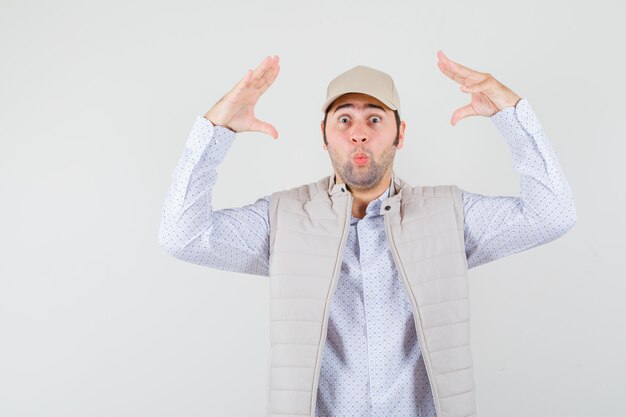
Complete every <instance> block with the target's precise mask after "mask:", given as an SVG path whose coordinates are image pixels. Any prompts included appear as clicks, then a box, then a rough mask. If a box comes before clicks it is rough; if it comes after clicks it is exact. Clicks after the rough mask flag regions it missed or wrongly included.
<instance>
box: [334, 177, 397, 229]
mask: <svg viewBox="0 0 626 417" xmlns="http://www.w3.org/2000/svg"><path fill="white" fill-rule="evenodd" d="M335 178H336V177H335ZM391 178H392V174H391V171H389V172H387V173H386V174H385V176H384V177H383V179H382V180H381V181H380V182H379V183H378V184H377V185H375V186H374V187H373V188H367V189H363V188H356V187H354V186H350V185H348V184H346V188H347V189H348V191H350V193H351V194H352V215H353V216H354V217H356V218H358V219H362V218H363V217H365V210H366V209H367V206H368V205H369V204H370V203H371V202H372V201H374V200H376V199H377V198H378V197H380V196H381V195H382V194H383V193H384V192H385V191H387V189H388V188H389V186H390V185H391Z"/></svg>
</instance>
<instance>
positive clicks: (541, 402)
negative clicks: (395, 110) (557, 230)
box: [0, 0, 626, 417]
mask: <svg viewBox="0 0 626 417" xmlns="http://www.w3.org/2000/svg"><path fill="white" fill-rule="evenodd" d="M624 17H626V7H625V6H624V3H623V2H619V1H617V0H614V1H596V2H593V3H590V2H581V3H575V2H566V1H554V2H544V1H539V0H530V1H529V0H526V1H517V2H506V1H502V0H497V1H496V0H490V1H486V0H474V1H471V2H461V1H458V2H451V1H437V2H434V1H433V2H429V3H426V2H420V1H408V0H406V1H392V0H389V1H386V2H383V1H371V0H367V1H364V0H359V1H356V0H353V1H345V2H339V1H321V2H296V1H286V0H284V1H278V0H271V1H263V2H252V1H248V2H243V1H228V2H226V1H223V2H216V1H204V2H200V1H196V2H190V1H187V2H176V3H174V2H171V3H170V4H166V3H164V2H154V1H107V2H79V1H73V2H71V1H65V2H43V1H39V2H37V1H6V0H2V1H1V2H0V135H1V136H0V196H1V197H0V198H1V201H0V202H1V204H0V416H2V417H19V416H42V417H44V416H45V417H48V416H50V417H52V416H55V417H56V416H63V417H73V416H76V417H79V416H80V417H84V416H89V417H91V416H93V417H100V416H116V417H117V416H120V417H125V416H186V417H192V416H243V415H246V416H264V412H265V406H266V385H265V384H266V361H267V354H268V351H269V335H268V328H269V324H268V323H269V321H268V320H269V293H268V290H269V285H268V279H267V278H264V277H258V276H252V275H244V274H236V273H228V272H222V271H217V270H211V269H209V268H205V267H201V266H198V265H193V264H189V263H184V262H182V261H179V260H177V259H175V258H173V257H171V256H169V255H168V254H167V253H166V252H165V251H164V250H163V249H162V248H161V247H159V244H158V239H157V236H158V228H159V222H160V215H161V207H162V204H163V202H164V199H165V196H166V194H167V189H168V187H169V184H170V180H171V175H172V173H173V169H174V166H175V165H176V162H177V161H178V158H179V157H180V155H181V153H182V150H183V146H184V143H185V140H186V138H187V135H188V134H189V132H190V129H191V126H192V124H193V122H194V121H195V118H196V116H198V115H202V114H204V113H205V112H206V111H207V110H208V109H209V108H210V107H211V105H212V104H213V103H214V102H216V101H217V100H218V99H219V98H220V97H221V96H222V95H223V94H225V93H226V92H227V91H228V90H229V89H230V88H231V87H232V86H233V85H234V84H235V83H236V82H237V81H239V79H240V78H241V77H243V75H244V74H245V71H246V70H247V69H248V68H254V67H256V66H257V65H258V63H259V62H260V61H261V60H262V59H263V57H264V56H266V55H272V54H278V55H279V56H280V61H281V73H280V74H279V76H278V79H277V80H276V81H275V83H274V85H273V86H272V87H271V89H270V90H268V91H267V93H266V94H265V95H264V96H263V97H262V98H261V100H260V102H259V104H258V106H257V116H258V117H259V118H261V119H263V120H267V121H269V122H271V123H273V124H274V125H275V126H276V128H277V129H278V132H279V139H278V141H276V142H275V141H273V140H272V138H271V137H269V136H267V135H263V134H260V133H245V134H240V135H238V136H237V139H236V141H235V143H234V144H233V146H232V148H231V150H230V151H229V154H228V155H227V157H226V159H225V161H224V162H223V164H222V165H221V166H220V167H219V171H218V172H219V178H218V182H217V185H216V187H215V189H214V208H215V209H219V208H225V207H234V206H241V205H244V204H248V203H251V202H253V201H255V200H256V199H257V198H258V197H260V196H262V195H266V194H269V193H271V192H272V191H277V190H280V189H284V188H289V187H293V186H297V185H300V184H304V183H308V182H312V181H316V180H317V179H319V178H321V177H323V176H325V175H328V174H330V172H331V165H330V161H329V158H328V154H327V153H326V152H325V151H324V150H323V149H322V138H321V133H320V130H319V122H320V120H321V119H322V117H323V114H322V113H321V110H320V106H321V103H322V102H323V99H324V94H325V91H326V86H327V84H328V82H329V81H330V80H331V79H332V78H334V77H335V76H336V75H338V74H339V73H341V72H343V71H345V70H347V69H349V68H351V67H352V66H354V65H358V64H363V65H369V66H373V67H375V68H378V69H381V70H383V71H385V72H388V73H390V74H391V75H392V76H393V77H394V79H395V82H396V85H397V86H398V91H399V93H400V97H401V100H402V111H403V114H402V115H401V116H402V119H403V120H406V122H407V129H406V140H405V147H404V149H402V150H400V151H399V152H398V153H397V155H396V163H395V170H396V172H397V174H398V175H399V176H401V177H402V178H403V179H405V180H407V181H408V182H410V183H412V184H414V185H418V184H422V185H434V184H457V185H459V186H460V187H462V188H464V189H467V190H468V191H473V192H478V193H482V194H488V195H517V193H518V192H519V178H518V177H517V175H516V173H515V171H514V170H513V168H512V163H511V155H510V152H509V148H508V146H507V145H506V143H505V142H504V141H503V140H502V139H501V138H500V136H499V135H498V133H497V130H496V129H495V127H494V126H493V125H492V124H491V122H490V120H489V119H487V118H481V117H474V118H469V119H465V120H462V121H461V122H460V123H459V124H458V125H457V126H456V127H452V126H451V125H450V124H449V119H450V116H451V115H452V112H453V111H454V110H455V109H456V108H458V107H460V106H462V105H464V104H466V103H467V102H468V99H469V96H468V95H466V94H463V93H461V92H460V91H459V90H458V85H457V84H456V83H454V82H453V81H451V80H449V79H448V78H446V77H445V76H444V75H443V74H441V73H440V71H439V69H438V68H437V66H436V60H437V59H436V51H437V50H438V49H441V50H443V51H444V52H445V53H446V54H447V55H448V56H449V57H450V58H451V59H453V60H456V61H458V62H460V63H462V64H464V65H466V66H468V67H470V68H473V69H476V70H479V71H483V72H490V73H491V74H493V75H494V76H495V77H496V78H497V79H498V80H500V81H501V82H502V83H504V84H505V85H507V86H509V87H510V88H511V89H512V90H513V91H515V92H516V93H517V94H518V95H520V96H522V97H526V98H528V100H529V102H530V104H531V106H532V107H533V109H534V110H535V112H536V114H537V115H538V117H539V120H540V122H541V124H542V126H543V128H544V130H545V132H546V133H547V135H548V137H549V139H550V141H551V143H552V145H553V147H554V148H555V150H556V151H557V154H558V156H559V161H560V163H561V166H562V169H563V171H564V173H565V175H566V177H567V179H568V181H569V183H570V185H571V187H572V190H573V193H574V198H575V202H576V209H577V213H578V223H577V224H576V226H575V227H574V229H572V231H570V232H569V233H568V234H566V235H565V236H564V237H562V238H560V239H558V240H556V241H553V242H550V243H548V244H545V245H542V246H539V247H536V248H534V249H531V250H528V251H526V252H522V253H519V254H515V255H512V256H509V257H507V258H504V259H500V260H498V261H495V262H492V263H489V264H486V265H483V266H480V267H477V268H476V269H472V270H470V272H469V279H470V285H471V305H472V347H473V352H474V360H475V379H476V384H477V401H478V404H477V405H478V415H479V416H480V417H490V416H494V417H495V416H503V415H506V416H508V417H522V416H524V417H526V416H538V417H542V416H550V417H581V416H589V417H595V416H603V417H618V416H623V415H624V404H623V394H624V391H625V390H626V382H625V379H626V376H625V375H626V360H625V358H624V352H626V333H625V332H624V329H625V327H626V326H625V324H626V323H625V321H626V320H625V319H624V317H626V314H625V313H626V308H625V307H624V305H625V304H624V293H625V290H626V284H625V279H624V278H625V275H626V273H625V271H626V264H625V255H624V249H625V246H626V245H624V236H623V234H624V231H625V229H626V228H625V221H624V218H625V216H624V209H626V204H625V203H626V201H625V200H626V198H625V196H626V193H625V192H624V182H623V179H624V178H626V175H625V174H626V169H625V168H624V165H625V163H624V153H625V151H626V147H625V146H624V138H625V134H626V117H625V116H624V114H625V110H626V108H625V106H624V104H623V103H624V95H625V94H624V93H625V92H626V91H625V90H626V89H625V87H624V80H625V78H624V74H625V73H626V65H625V58H624V52H623V51H624V47H623V39H625V38H626V30H624V29H623V20H624Z"/></svg>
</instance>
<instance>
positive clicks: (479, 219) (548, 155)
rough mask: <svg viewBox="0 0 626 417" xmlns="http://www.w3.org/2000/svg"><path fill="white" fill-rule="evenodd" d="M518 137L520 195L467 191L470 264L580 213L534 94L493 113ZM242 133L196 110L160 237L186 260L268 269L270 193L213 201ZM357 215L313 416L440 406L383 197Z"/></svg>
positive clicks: (513, 248)
mask: <svg viewBox="0 0 626 417" xmlns="http://www.w3.org/2000/svg"><path fill="white" fill-rule="evenodd" d="M490 119H491V120H492V122H493V123H494V125H495V126H496V128H497V129H498V130H499V132H500V133H501V135H502V137H503V138H504V140H505V141H506V142H507V144H508V145H509V146H510V148H511V152H512V155H513V164H514V168H515V170H516V171H517V172H518V173H519V175H520V181H521V184H520V185H521V186H520V196H519V197H513V196H485V195H481V194H476V193H470V192H467V191H464V190H462V191H463V208H464V216H465V224H464V236H465V252H466V256H467V260H468V266H469V268H473V267H475V266H477V265H481V264H484V263H487V262H490V261H493V260H496V259H499V258H502V257H504V256H507V255H510V254H513V253H516V252H520V251H522V250H525V249H529V248H531V247H534V246H537V245H540V244H543V243H546V242H549V241H552V240H554V239H556V238H558V237H559V236H561V235H563V234H564V233H565V232H567V231H568V230H569V229H571V227H573V225H574V224H575V222H576V211H575V208H574V203H573V198H572V193H571V190H570V187H569V185H568V183H567V181H566V180H565V177H564V176H563V173H562V171H561V169H560V167H559V163H558V159H557V156H556V153H555V152H554V150H553V149H552V147H551V145H550V143H549V142H548V139H547V137H546V135H545V133H544V131H543V129H542V128H541V126H540V125H539V122H538V120H537V117H536V115H535V113H534V112H533V110H532V108H531V107H530V104H529V103H528V101H527V100H526V99H522V100H520V101H519V102H518V104H517V105H516V106H515V107H509V108H506V109H503V110H501V111H499V112H498V113H496V114H494V115H493V116H491V118H490ZM234 138H235V133H234V132H233V131H231V130H229V129H227V128H224V127H221V126H213V125H212V124H211V122H210V121H208V120H207V119H205V118H204V117H202V116H197V119H196V122H195V124H194V125H193V127H192V130H191V133H190V135H189V137H188V139H187V142H186V144H185V148H184V151H183V154H182V156H181V158H180V160H179V162H178V164H177V166H176V168H175V170H174V174H173V178H172V184H171V186H170V189H169V192H168V196H167V199H166V201H165V204H164V206H163V211H162V221H161V225H160V229H159V241H160V244H161V246H162V247H164V248H165V249H166V250H167V251H168V253H170V254H171V255H173V256H175V257H176V258H178V259H181V260H184V261H187V262H191V263H195V264H199V265H205V266H208V267H211V268H216V269H221V270H227V271H235V272H243V273H248V274H254V275H262V276H269V233H270V228H269V199H270V196H269V195H266V196H263V197H261V198H259V199H257V200H256V201H255V202H254V203H252V204H249V205H246V206H243V207H238V208H227V209H222V210H216V211H213V210H212V206H211V196H212V189H213V186H214V184H215V181H216V179H217V173H216V167H217V166H218V165H219V164H220V163H221V162H222V160H223V159H224V157H225V156H226V153H227V152H228V150H229V148H230V146H231V144H232V142H233V140H234ZM388 193H389V190H387V191H386V192H384V193H383V194H382V195H381V196H380V197H379V198H378V199H376V200H373V201H372V202H370V204H369V205H368V206H367V209H366V215H365V217H364V218H363V219H357V218H354V217H352V218H351V224H350V229H349V234H348V238H347V242H346V247H345V252H344V255H343V261H342V267H341V274H340V277H339V281H338V284H337V289H336V292H335V294H334V296H333V299H332V303H331V307H330V314H329V319H328V320H329V321H328V333H327V340H326V346H325V350H324V356H323V358H322V364H321V370H320V380H319V388H318V393H317V408H316V417H331V416H341V417H349V416H355V417H357V416H358V417H363V416H373V417H389V416H394V417H400V416H407V417H408V416H412V417H415V416H420V417H435V407H434V402H433V397H432V392H431V390H430V385H429V380H428V375H427V374H426V369H425V367H424V362H423V359H422V356H421V352H420V347H419V343H418V340H417V336H416V332H415V322H414V318H413V313H412V309H411V304H410V302H409V300H408V298H407V294H406V291H405V288H404V285H403V283H402V280H401V279H400V277H399V275H398V271H397V269H396V267H395V263H394V261H393V259H392V255H391V252H390V250H389V246H388V243H387V240H386V235H385V229H384V223H383V217H382V216H381V215H380V214H379V209H380V204H381V203H382V201H384V200H385V199H386V198H387V196H388Z"/></svg>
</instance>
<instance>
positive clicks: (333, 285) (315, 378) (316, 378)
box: [310, 191, 352, 417]
mask: <svg viewBox="0 0 626 417" xmlns="http://www.w3.org/2000/svg"><path fill="white" fill-rule="evenodd" d="M345 192H346V193H347V197H348V203H347V204H346V216H345V222H344V226H343V235H342V236H341V243H340V244H339V253H338V254H337V262H336V263H335V271H334V274H333V278H332V281H331V288H330V291H329V294H330V295H329V297H328V301H327V302H326V307H325V309H324V318H323V320H324V321H323V324H322V336H321V342H320V350H319V355H318V356H317V359H316V361H315V373H314V374H313V391H312V393H311V413H310V416H311V417H315V408H316V405H317V389H318V387H319V376H320V369H321V368H322V357H323V355H324V351H325V350H326V334H327V333H328V315H329V314H330V313H329V312H330V305H331V303H332V300H333V296H334V295H335V289H336V288H337V283H338V282H339V275H340V273H341V263H342V262H343V253H344V249H345V246H346V240H347V236H348V230H349V226H350V214H351V213H352V195H351V194H350V193H349V192H347V191H345Z"/></svg>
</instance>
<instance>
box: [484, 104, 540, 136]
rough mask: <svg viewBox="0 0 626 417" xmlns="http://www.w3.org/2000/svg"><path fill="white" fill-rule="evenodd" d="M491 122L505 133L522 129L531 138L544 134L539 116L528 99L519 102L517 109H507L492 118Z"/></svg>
mask: <svg viewBox="0 0 626 417" xmlns="http://www.w3.org/2000/svg"><path fill="white" fill-rule="evenodd" d="M491 121H492V122H493V124H494V125H495V126H496V128H498V130H499V131H501V132H503V133H504V132H512V131H516V130H519V129H520V127H521V128H522V129H523V130H524V131H525V132H526V133H528V134H529V135H530V136H531V137H536V136H537V135H538V134H540V133H542V132H543V129H542V127H541V125H540V124H539V120H538V119H537V115H536V114H535V112H534V111H533V109H532V107H531V106H530V103H529V102H528V100H527V99H526V98H522V99H521V100H520V101H518V102H517V104H516V105H515V107H507V108H505V109H502V110H500V111H499V112H497V113H495V114H494V115H493V116H491ZM505 136H506V135H505Z"/></svg>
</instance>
